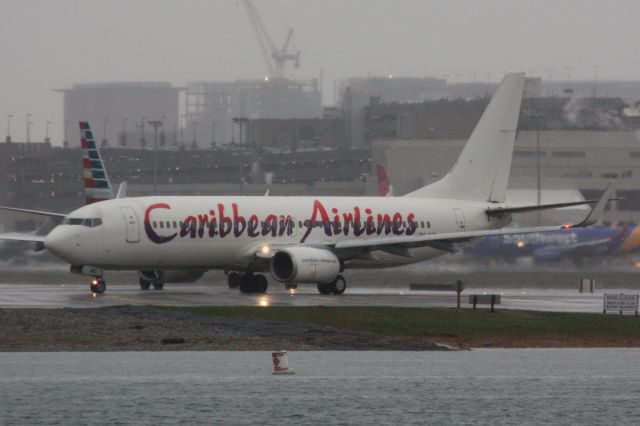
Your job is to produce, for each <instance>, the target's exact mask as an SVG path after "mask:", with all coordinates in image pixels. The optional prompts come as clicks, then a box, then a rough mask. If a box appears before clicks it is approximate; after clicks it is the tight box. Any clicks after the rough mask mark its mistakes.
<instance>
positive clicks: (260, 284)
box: [253, 274, 269, 293]
mask: <svg viewBox="0 0 640 426" xmlns="http://www.w3.org/2000/svg"><path fill="white" fill-rule="evenodd" d="M253 285H254V291H255V292H256V293H265V292H266V291H267V288H268V287H269V282H268V281H267V277H265V276H264V275H262V274H258V275H254V276H253Z"/></svg>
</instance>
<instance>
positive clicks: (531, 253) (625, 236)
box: [465, 225, 640, 266]
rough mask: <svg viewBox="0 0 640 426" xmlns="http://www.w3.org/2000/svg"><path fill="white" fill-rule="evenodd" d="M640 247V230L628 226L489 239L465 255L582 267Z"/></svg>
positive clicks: (468, 250) (639, 228) (477, 244)
mask: <svg viewBox="0 0 640 426" xmlns="http://www.w3.org/2000/svg"><path fill="white" fill-rule="evenodd" d="M639 248H640V227H639V226H636V225H631V226H629V225H624V226H621V227H602V226H598V227H592V228H580V229H577V228H576V229H567V230H563V231H558V232H547V233H530V234H526V233H525V234H512V235H504V236H493V237H485V238H482V239H481V240H480V241H478V242H477V243H476V244H474V245H473V247H468V248H466V249H465V253H467V254H468V255H469V256H472V257H474V258H476V259H482V260H499V259H502V260H505V261H507V262H515V261H516V260H517V259H518V258H521V257H530V258H533V259H534V260H535V261H536V262H555V261H561V260H564V259H569V260H571V261H573V262H574V263H575V264H576V265H578V266H581V265H582V264H583V263H584V262H585V260H586V259H587V258H589V257H597V256H619V255H624V254H630V253H633V252H636V251H638V249H639Z"/></svg>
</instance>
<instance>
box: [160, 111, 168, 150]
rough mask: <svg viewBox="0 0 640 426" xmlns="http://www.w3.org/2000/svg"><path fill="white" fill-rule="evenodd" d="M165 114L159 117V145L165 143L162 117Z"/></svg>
mask: <svg viewBox="0 0 640 426" xmlns="http://www.w3.org/2000/svg"><path fill="white" fill-rule="evenodd" d="M165 118H166V116H164V115H163V116H162V117H160V146H165V144H166V141H167V140H166V132H165V131H164V119H165Z"/></svg>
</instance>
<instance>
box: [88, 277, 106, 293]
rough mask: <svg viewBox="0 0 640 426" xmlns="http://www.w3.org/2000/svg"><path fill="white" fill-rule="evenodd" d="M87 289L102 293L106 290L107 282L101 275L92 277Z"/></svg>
mask: <svg viewBox="0 0 640 426" xmlns="http://www.w3.org/2000/svg"><path fill="white" fill-rule="evenodd" d="M89 289H90V290H91V292H92V293H97V294H102V293H104V292H105V290H107V283H106V282H105V280H104V278H102V277H94V278H93V279H92V280H91V284H90V285H89Z"/></svg>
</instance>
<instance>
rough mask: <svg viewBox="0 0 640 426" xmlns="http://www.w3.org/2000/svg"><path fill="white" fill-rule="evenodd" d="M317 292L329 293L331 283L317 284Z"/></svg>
mask: <svg viewBox="0 0 640 426" xmlns="http://www.w3.org/2000/svg"><path fill="white" fill-rule="evenodd" d="M318 292H319V293H320V294H331V283H325V284H318Z"/></svg>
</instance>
